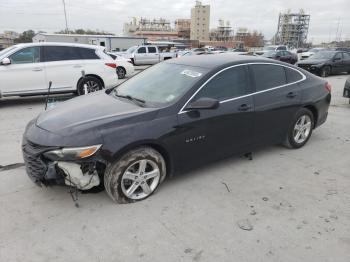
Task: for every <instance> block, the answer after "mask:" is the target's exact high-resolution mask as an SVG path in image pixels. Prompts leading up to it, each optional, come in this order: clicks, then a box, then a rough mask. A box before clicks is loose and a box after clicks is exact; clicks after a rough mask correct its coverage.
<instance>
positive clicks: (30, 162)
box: [22, 138, 64, 186]
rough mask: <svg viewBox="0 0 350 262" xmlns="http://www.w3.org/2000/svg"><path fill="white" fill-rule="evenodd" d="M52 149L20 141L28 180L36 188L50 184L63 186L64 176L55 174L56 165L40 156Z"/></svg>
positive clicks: (24, 140)
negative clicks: (35, 185)
mask: <svg viewBox="0 0 350 262" xmlns="http://www.w3.org/2000/svg"><path fill="white" fill-rule="evenodd" d="M52 149H53V148H50V147H44V146H40V145H37V144H34V143H32V142H30V141H28V140H26V139H25V138H23V141H22V153H23V159H24V164H25V167H26V171H27V174H28V176H29V178H30V179H31V180H32V181H33V182H34V183H35V184H37V185H38V186H41V185H46V186H47V185H51V184H64V176H63V175H62V173H60V172H56V165H55V163H53V162H47V161H45V160H44V159H43V158H42V154H43V153H44V152H46V151H48V150H52Z"/></svg>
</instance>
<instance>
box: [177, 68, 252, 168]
mask: <svg viewBox="0 0 350 262" xmlns="http://www.w3.org/2000/svg"><path fill="white" fill-rule="evenodd" d="M249 93H250V86H249V80H248V77H247V67H246V66H236V67H232V68H228V69H226V70H224V71H222V72H221V73H219V74H217V75H216V76H214V77H213V78H212V79H211V80H209V82H207V83H206V84H205V85H204V86H203V87H202V89H200V91H198V93H197V94H196V95H195V96H194V97H193V98H192V99H191V100H190V101H189V103H190V102H193V101H196V100H198V99H199V98H204V97H205V98H214V99H217V100H219V101H220V105H219V107H218V108H217V109H211V110H198V111H188V112H187V111H186V109H184V111H181V112H180V113H179V115H178V121H179V127H178V128H179V130H182V131H181V133H180V134H179V137H180V142H179V143H178V145H177V146H178V148H179V150H178V154H176V157H177V161H180V163H184V165H185V166H187V165H192V164H194V163H203V162H206V161H210V160H214V159H216V158H221V157H224V156H227V155H230V154H233V153H235V152H240V151H244V150H245V149H246V148H249V146H250V145H251V143H252V136H253V111H254V110H253V99H252V96H250V95H247V94H249Z"/></svg>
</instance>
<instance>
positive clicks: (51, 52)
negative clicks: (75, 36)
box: [43, 46, 81, 62]
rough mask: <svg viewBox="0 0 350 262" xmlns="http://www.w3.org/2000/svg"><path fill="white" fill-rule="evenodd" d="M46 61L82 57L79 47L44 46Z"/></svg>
mask: <svg viewBox="0 0 350 262" xmlns="http://www.w3.org/2000/svg"><path fill="white" fill-rule="evenodd" d="M43 48H44V61H45V62H53V61H66V60H79V59H81V57H80V54H79V51H78V48H76V47H69V46H44V47H43Z"/></svg>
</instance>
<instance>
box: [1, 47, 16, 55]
mask: <svg viewBox="0 0 350 262" xmlns="http://www.w3.org/2000/svg"><path fill="white" fill-rule="evenodd" d="M13 49H16V47H15V46H10V47H8V48H5V49H4V50H2V51H0V56H2V55H4V54H6V53H7V52H9V51H11V50H13Z"/></svg>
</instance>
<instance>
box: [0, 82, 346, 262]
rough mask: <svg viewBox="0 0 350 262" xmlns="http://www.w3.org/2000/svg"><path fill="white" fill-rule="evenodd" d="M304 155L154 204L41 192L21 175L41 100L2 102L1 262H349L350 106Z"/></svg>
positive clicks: (204, 177)
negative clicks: (28, 130)
mask: <svg viewBox="0 0 350 262" xmlns="http://www.w3.org/2000/svg"><path fill="white" fill-rule="evenodd" d="M346 77H347V76H332V77H329V78H328V80H329V82H330V83H331V84H332V86H333V98H332V105H331V107H330V112H329V118H328V121H327V122H326V123H325V124H324V125H323V126H321V127H320V128H319V129H317V130H316V131H315V132H314V133H313V136H312V138H311V139H310V141H309V142H308V144H307V145H306V146H305V147H304V148H302V149H299V150H288V149H285V148H283V147H280V146H271V147H267V148H264V149H260V150H258V151H256V152H253V160H252V161H249V160H248V159H246V158H242V157H238V156H237V157H232V158H229V159H225V160H223V161H221V162H218V163H215V164H211V165H208V166H205V167H203V168H201V169H197V170H193V171H191V172H189V173H186V174H182V175H179V176H176V177H174V178H173V179H170V180H167V181H166V182H165V183H164V184H163V186H162V187H161V188H160V190H159V191H158V192H157V193H156V194H155V195H154V196H152V197H150V198H148V199H146V200H145V201H142V202H139V203H135V204H130V205H116V204H114V203H112V202H111V201H110V199H109V198H108V197H107V195H106V194H105V192H101V193H98V194H82V195H79V207H78V208H77V207H76V206H75V205H74V203H73V201H72V199H71V196H70V195H69V194H68V190H67V188H64V187H53V188H39V187H36V186H34V185H33V184H32V182H31V181H30V180H29V178H28V177H27V176H26V174H25V170H24V168H23V166H21V165H20V163H22V162H23V160H22V156H21V151H20V143H21V136H22V133H23V130H24V127H25V125H26V123H27V122H28V121H29V120H30V119H32V118H33V117H35V116H36V115H37V114H38V113H39V112H41V111H43V109H44V104H43V101H44V99H43V98H42V97H39V98H24V99H13V98H11V99H4V100H1V101H0V123H1V125H0V165H2V166H6V165H9V164H16V163H19V165H13V166H8V168H1V167H0V207H1V209H0V261H7V262H10V261H152V262H157V261H176V262H178V261H210V262H212V261H254V262H255V261H283V262H287V261H291V262H295V261H308V262H310V261H317V262H319V261H330V262H333V261H337V262H343V261H344V262H346V261H350V191H349V188H350V161H349V159H350V158H349V155H350V118H349V116H350V105H349V103H348V100H347V99H344V98H342V97H341V94H342V89H343V86H344V82H345V79H346Z"/></svg>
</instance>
